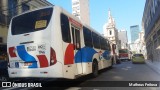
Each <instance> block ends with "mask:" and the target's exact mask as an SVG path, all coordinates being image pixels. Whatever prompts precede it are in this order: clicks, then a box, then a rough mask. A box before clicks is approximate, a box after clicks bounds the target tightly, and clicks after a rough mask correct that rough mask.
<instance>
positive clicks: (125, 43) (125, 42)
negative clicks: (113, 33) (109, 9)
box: [118, 30, 128, 49]
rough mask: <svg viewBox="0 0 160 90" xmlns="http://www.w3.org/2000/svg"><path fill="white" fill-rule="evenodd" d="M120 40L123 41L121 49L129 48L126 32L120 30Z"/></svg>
mask: <svg viewBox="0 0 160 90" xmlns="http://www.w3.org/2000/svg"><path fill="white" fill-rule="evenodd" d="M118 39H119V40H120V41H121V43H120V44H121V49H125V48H128V37H127V31H126V30H120V31H119V32H118Z"/></svg>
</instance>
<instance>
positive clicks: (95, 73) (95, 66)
mask: <svg viewBox="0 0 160 90" xmlns="http://www.w3.org/2000/svg"><path fill="white" fill-rule="evenodd" d="M92 75H93V77H97V76H98V63H97V62H96V61H95V60H94V61H93V63H92Z"/></svg>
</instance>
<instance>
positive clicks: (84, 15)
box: [72, 0, 90, 25]
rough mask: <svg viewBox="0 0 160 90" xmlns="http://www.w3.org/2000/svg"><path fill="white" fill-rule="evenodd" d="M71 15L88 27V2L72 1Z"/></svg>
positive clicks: (87, 0)
mask: <svg viewBox="0 0 160 90" xmlns="http://www.w3.org/2000/svg"><path fill="white" fill-rule="evenodd" d="M72 14H73V15H75V16H76V17H78V18H79V19H80V20H81V21H82V22H83V23H85V24H87V25H90V13H89V0H72Z"/></svg>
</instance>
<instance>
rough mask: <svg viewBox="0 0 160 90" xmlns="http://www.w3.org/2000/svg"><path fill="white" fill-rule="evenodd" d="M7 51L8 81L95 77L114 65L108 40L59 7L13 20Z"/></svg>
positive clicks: (44, 9)
mask: <svg viewBox="0 0 160 90" xmlns="http://www.w3.org/2000/svg"><path fill="white" fill-rule="evenodd" d="M7 52H8V54H9V65H8V73H9V77H10V78H26V77H28V78H67V79H75V78H77V77H79V76H84V75H87V74H92V75H93V76H94V77H96V76H97V75H98V70H101V69H104V68H107V67H111V66H112V65H113V59H112V56H111V47H110V45H109V41H108V40H106V39H105V38H104V37H103V36H102V35H101V34H99V33H97V32H96V31H95V30H94V29H92V28H91V27H90V26H87V25H85V24H83V23H82V22H81V21H80V20H79V19H78V18H77V17H75V16H73V15H71V14H70V13H68V12H67V11H65V10H64V9H63V8H61V7H59V6H49V7H45V8H39V9H36V10H33V11H28V12H25V13H23V14H20V15H17V16H15V17H14V18H12V20H11V23H10V26H9V32H8V40H7Z"/></svg>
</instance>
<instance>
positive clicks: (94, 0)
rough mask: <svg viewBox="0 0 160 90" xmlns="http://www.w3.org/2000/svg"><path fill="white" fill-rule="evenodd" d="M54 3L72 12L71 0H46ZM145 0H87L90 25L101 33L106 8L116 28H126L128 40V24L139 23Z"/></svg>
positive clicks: (105, 19)
mask: <svg viewBox="0 0 160 90" xmlns="http://www.w3.org/2000/svg"><path fill="white" fill-rule="evenodd" d="M48 1H49V2H50V3H52V4H54V5H58V6H61V7H63V8H64V9H65V10H67V11H68V12H69V13H72V0H48ZM145 1H146V0H89V2H90V3H89V6H90V26H91V27H92V28H94V29H95V30H96V31H98V32H99V33H101V34H103V25H104V24H105V23H107V21H108V10H109V9H110V11H111V15H112V17H113V18H114V19H115V22H116V28H117V29H118V30H122V29H125V30H127V35H128V41H129V42H130V26H133V25H139V27H140V28H139V29H140V30H141V29H142V27H141V22H142V17H143V11H144V6H145Z"/></svg>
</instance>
